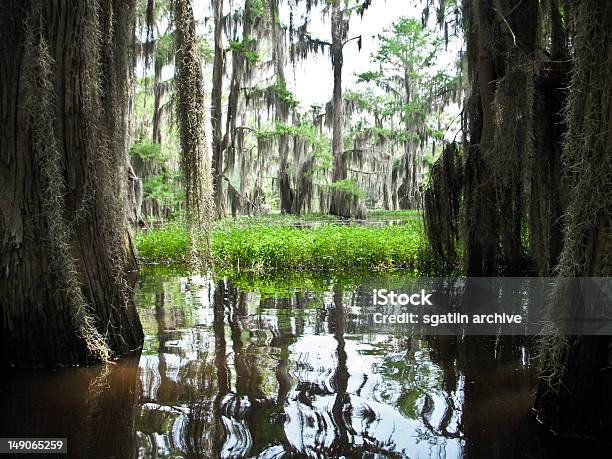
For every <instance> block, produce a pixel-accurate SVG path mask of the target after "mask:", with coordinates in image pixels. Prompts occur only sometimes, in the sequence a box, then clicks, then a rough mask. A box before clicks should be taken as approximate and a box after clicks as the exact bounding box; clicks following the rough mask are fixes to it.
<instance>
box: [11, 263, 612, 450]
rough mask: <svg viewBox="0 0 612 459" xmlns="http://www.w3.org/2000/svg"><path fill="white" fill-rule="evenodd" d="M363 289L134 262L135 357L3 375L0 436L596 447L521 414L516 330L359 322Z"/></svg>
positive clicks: (114, 441) (128, 441)
mask: <svg viewBox="0 0 612 459" xmlns="http://www.w3.org/2000/svg"><path fill="white" fill-rule="evenodd" d="M381 276H382V275H381ZM379 281H381V279H379ZM382 281H383V282H387V280H386V279H382ZM401 282H402V278H401V276H399V277H398V276H395V277H393V278H390V279H389V280H388V283H389V284H397V283H401ZM370 291H371V290H370ZM366 295H369V292H368V286H367V285H365V284H364V283H363V282H361V281H360V280H359V279H358V278H357V279H348V280H347V279H344V280H342V281H338V280H330V279H314V280H313V279H311V278H308V277H304V276H301V275H299V274H298V275H295V276H292V277H291V278H288V279H284V280H283V282H280V283H279V282H275V281H270V280H263V281H262V280H258V281H253V280H247V279H243V280H239V281H237V282H235V283H230V282H228V281H218V282H213V281H212V280H211V279H210V278H208V277H205V276H189V275H186V274H184V273H181V272H179V271H174V270H168V269H145V270H144V271H143V272H142V273H141V275H140V280H139V282H138V286H137V289H136V293H135V301H136V303H137V305H138V308H139V311H140V315H141V319H142V322H143V326H144V329H145V333H146V340H145V344H144V349H143V351H142V354H141V355H139V356H132V357H126V358H123V359H121V360H120V361H119V362H118V363H117V364H116V365H112V366H106V367H104V366H95V367H90V368H67V369H60V370H55V371H41V370H27V371H26V370H9V371H6V372H4V374H3V376H2V384H1V386H0V387H1V390H2V391H1V393H0V413H1V416H2V417H1V420H0V434H1V435H0V436H2V437H7V436H20V437H34V436H40V437H67V438H68V448H69V456H71V457H77V458H88V457H92V458H98V457H100V458H106V457H113V458H132V457H141V458H175V457H189V458H217V457H233V458H242V457H261V458H281V457H334V458H335V457H347V458H360V457H372V458H387V457H388V458H400V457H402V458H403V457H406V458H430V457H433V458H458V457H476V458H501V457H532V458H540V457H604V456H602V455H601V454H600V452H599V451H597V450H596V448H595V447H594V446H593V445H590V444H588V443H584V442H572V441H569V440H564V439H561V438H557V437H554V436H552V435H550V434H548V433H547V432H545V431H544V429H542V428H541V427H540V426H539V425H538V424H537V422H536V421H535V420H534V417H533V415H532V413H531V404H532V402H533V397H534V394H535V382H536V381H535V369H534V364H533V351H532V344H531V343H530V342H528V341H527V340H526V339H525V338H519V337H497V338H496V337H482V336H481V337H479V336H473V337H463V338H461V337H455V336H435V337H426V336H410V335H406V334H403V333H402V330H401V328H389V329H388V331H386V332H380V331H377V332H375V333H374V332H372V331H371V330H369V329H367V328H366V327H363V326H362V325H360V321H359V320H358V317H359V304H360V301H361V299H363V298H365V297H366ZM20 457H24V456H23V455H22V456H20ZM606 457H609V456H606Z"/></svg>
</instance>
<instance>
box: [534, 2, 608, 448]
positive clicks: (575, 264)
mask: <svg viewBox="0 0 612 459" xmlns="http://www.w3.org/2000/svg"><path fill="white" fill-rule="evenodd" d="M570 20H571V21H572V26H573V28H574V30H575V31H576V35H575V37H574V39H573V50H574V52H575V62H574V68H573V70H572V78H571V83H570V85H569V87H570V91H569V94H568V102H567V106H566V109H565V113H566V120H565V121H566V123H567V127H568V132H567V135H566V137H565V145H564V154H565V161H566V162H567V167H568V180H569V182H570V190H569V204H568V207H567V212H566V216H565V220H564V236H565V240H564V245H563V250H562V251H561V254H560V257H559V264H558V266H557V272H558V273H559V276H560V278H561V279H560V283H559V284H558V285H559V286H558V290H559V291H560V292H561V294H562V293H563V291H562V290H561V289H562V288H563V287H562V286H563V278H572V277H583V276H584V277H608V276H610V275H612V264H611V262H610V260H611V259H612V217H611V215H612V200H611V199H610V177H612V154H611V151H612V97H611V94H612V75H611V73H610V68H612V3H610V2H608V1H606V0H584V1H581V2H574V3H572V9H571V16H570ZM554 299H555V304H554V305H553V307H556V308H565V309H564V310H562V311H563V312H564V313H565V314H566V315H565V316H564V317H570V318H572V317H573V313H575V311H576V309H577V306H579V305H576V304H574V303H573V302H572V301H571V299H569V298H563V296H562V295H556V297H555V298H554ZM556 300H559V301H556ZM602 313H603V312H602ZM563 339H564V340H566V344H565V346H564V347H563V348H562V349H564V350H562V351H561V353H560V354H559V353H557V354H555V351H554V346H553V347H547V346H542V348H543V352H541V354H542V355H543V362H542V365H543V372H542V376H543V377H542V379H541V381H540V385H539V390H538V396H537V400H536V409H537V411H538V417H539V419H540V420H541V421H542V422H544V423H545V424H546V425H548V426H549V427H550V428H551V430H553V431H555V432H556V433H559V434H562V435H569V436H580V437H586V438H596V439H598V440H600V441H601V442H605V443H608V444H610V438H611V434H612V394H611V392H610V387H612V368H611V367H610V348H611V346H612V340H611V339H610V336H569V337H557V340H563ZM553 357H554V358H555V359H554V360H553Z"/></svg>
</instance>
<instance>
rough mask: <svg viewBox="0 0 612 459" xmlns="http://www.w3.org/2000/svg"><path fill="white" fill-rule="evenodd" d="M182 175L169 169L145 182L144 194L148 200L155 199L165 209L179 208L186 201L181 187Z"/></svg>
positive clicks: (146, 179)
mask: <svg viewBox="0 0 612 459" xmlns="http://www.w3.org/2000/svg"><path fill="white" fill-rule="evenodd" d="M179 179H180V174H179V173H178V172H173V171H170V170H168V169H167V168H165V167H164V168H162V170H161V172H160V173H159V174H156V175H152V176H150V177H147V178H145V179H144V180H143V184H142V185H143V193H144V197H145V198H146V199H154V200H156V201H158V202H159V203H160V204H161V205H162V206H163V207H166V208H177V207H179V206H180V205H181V203H182V202H183V201H184V200H185V194H184V192H183V191H182V188H181V187H180V186H179V183H178V182H179Z"/></svg>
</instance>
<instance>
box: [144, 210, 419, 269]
mask: <svg viewBox="0 0 612 459" xmlns="http://www.w3.org/2000/svg"><path fill="white" fill-rule="evenodd" d="M421 242H422V229H421V225H420V222H419V220H418V219H413V220H409V221H407V222H406V224H403V225H387V226H382V227H380V226H378V227H366V226H346V225H336V224H326V225H321V226H314V227H311V228H298V227H295V226H288V225H282V224H274V223H272V224H270V223H263V222H262V221H261V220H260V221H257V220H256V221H255V222H254V223H251V224H248V225H244V224H240V223H235V222H231V221H223V222H221V223H219V224H218V225H217V227H216V228H215V229H214V230H213V235H212V250H213V257H214V261H215V265H216V267H217V269H229V270H231V271H234V272H239V271H254V272H264V271H273V270H319V271H329V270H340V271H343V270H346V269H347V267H350V268H351V269H354V270H360V269H363V270H376V269H389V268H400V267H415V266H416V264H417V261H418V256H419V247H420V245H421ZM136 245H137V248H138V252H139V256H140V258H141V259H142V260H143V261H149V262H151V261H181V260H187V259H188V257H189V237H188V235H187V231H186V230H185V228H184V226H182V225H181V224H179V223H171V224H168V225H166V226H164V227H162V228H160V229H154V230H151V231H149V232H148V233H139V234H137V235H136Z"/></svg>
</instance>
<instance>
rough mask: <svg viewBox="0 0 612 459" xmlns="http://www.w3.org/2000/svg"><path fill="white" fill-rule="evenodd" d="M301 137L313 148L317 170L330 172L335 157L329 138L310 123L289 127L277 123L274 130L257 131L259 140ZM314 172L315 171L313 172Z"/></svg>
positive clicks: (312, 152) (256, 134) (256, 135)
mask: <svg viewBox="0 0 612 459" xmlns="http://www.w3.org/2000/svg"><path fill="white" fill-rule="evenodd" d="M283 135H284V136H292V137H301V138H302V139H304V140H305V141H306V142H308V144H310V146H311V147H312V151H311V154H312V155H313V156H314V157H315V158H316V160H317V161H316V165H315V170H328V169H330V168H331V166H332V164H333V156H332V153H331V146H330V141H329V138H328V137H327V136H325V135H322V134H320V133H319V132H318V130H317V129H316V128H315V127H314V126H313V125H312V124H309V123H303V124H299V125H288V124H285V123H276V124H275V125H274V128H273V129H260V130H258V131H255V137H257V139H258V140H260V141H261V140H263V141H271V140H274V139H278V138H279V137H280V136H283ZM313 172H314V171H313Z"/></svg>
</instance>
